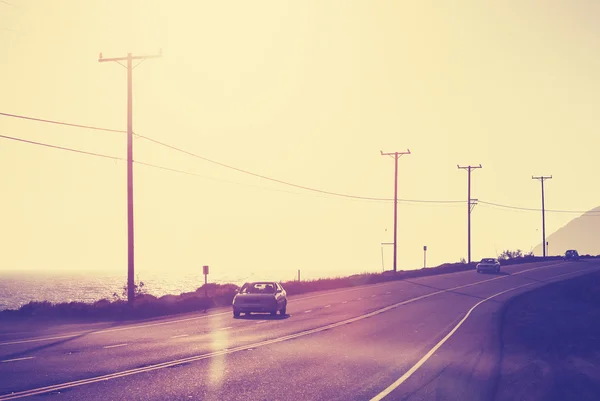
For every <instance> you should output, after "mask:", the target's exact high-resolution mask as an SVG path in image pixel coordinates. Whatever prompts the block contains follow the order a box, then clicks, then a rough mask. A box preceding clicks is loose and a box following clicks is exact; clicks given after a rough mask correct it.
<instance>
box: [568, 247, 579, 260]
mask: <svg viewBox="0 0 600 401" xmlns="http://www.w3.org/2000/svg"><path fill="white" fill-rule="evenodd" d="M565 260H579V253H577V251H576V250H575V249H569V250H568V251H567V252H565Z"/></svg>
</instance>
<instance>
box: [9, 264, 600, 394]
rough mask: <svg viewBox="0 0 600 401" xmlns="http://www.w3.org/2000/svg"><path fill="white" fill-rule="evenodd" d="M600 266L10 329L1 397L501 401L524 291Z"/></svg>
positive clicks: (470, 276) (519, 268)
mask: <svg viewBox="0 0 600 401" xmlns="http://www.w3.org/2000/svg"><path fill="white" fill-rule="evenodd" d="M598 271H600V264H599V263H598V262H592V261H579V262H560V261H558V262H557V261H554V262H548V263H530V264H523V265H513V266H506V267H503V271H502V272H501V273H500V274H477V273H476V272H474V271H466V272H461V273H453V274H446V275H439V276H430V277H421V278H416V279H410V280H402V281H396V282H389V283H383V284H377V285H370V286H363V287H356V288H351V289H342V290H337V291H330V292H320V293H312V294H307V295H304V296H296V297H290V298H289V302H288V315H286V316H285V317H279V316H278V317H271V316H268V315H262V316H261V315H252V316H251V317H249V318H245V317H242V318H240V319H233V317H232V314H231V310H230V309H229V308H223V309H217V310H214V311H212V312H211V313H210V314H201V313H197V314H187V315H183V316H179V317H169V318H163V319H155V320H150V321H145V322H136V323H129V324H120V325H116V324H114V325H110V324H96V325H74V326H70V327H62V326H61V327H54V328H46V329H44V331H43V332H37V333H29V334H27V333H26V332H24V331H23V330H11V329H10V328H2V329H1V330H0V331H1V332H2V333H0V401H3V400H9V399H21V398H28V397H31V396H35V395H40V394H43V395H44V399H49V400H52V399H60V400H83V399H85V400H107V399H110V400H189V399H198V400H380V399H385V400H426V399H440V400H442V399H448V400H465V401H466V400H490V399H493V398H494V395H495V393H496V392H497V388H495V385H494V383H497V382H498V381H497V380H495V379H494V378H495V377H496V376H497V375H498V371H499V346H498V344H499V339H498V336H499V332H500V329H499V322H500V318H499V316H500V311H501V310H502V306H503V305H504V303H506V302H507V301H508V300H509V299H510V298H511V297H514V296H516V295H518V294H521V293H524V292H526V291H529V290H532V289H534V288H538V287H541V286H543V285H545V284H548V283H552V282H556V281H560V280H565V279H569V278H572V277H576V276H579V275H583V274H589V273H593V272H598Z"/></svg>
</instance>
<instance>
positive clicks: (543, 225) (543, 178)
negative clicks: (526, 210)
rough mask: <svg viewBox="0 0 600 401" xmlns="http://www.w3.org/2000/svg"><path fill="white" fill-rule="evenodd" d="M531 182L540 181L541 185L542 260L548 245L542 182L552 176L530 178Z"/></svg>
mask: <svg viewBox="0 0 600 401" xmlns="http://www.w3.org/2000/svg"><path fill="white" fill-rule="evenodd" d="M531 179H532V180H540V181H541V183H542V249H543V250H544V258H545V257H546V247H547V245H548V243H547V242H546V209H545V206H544V181H545V180H549V179H552V176H551V175H549V176H545V177H544V176H543V175H541V176H539V177H534V176H531Z"/></svg>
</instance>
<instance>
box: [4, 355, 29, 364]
mask: <svg viewBox="0 0 600 401" xmlns="http://www.w3.org/2000/svg"><path fill="white" fill-rule="evenodd" d="M33 358H35V357H34V356H26V357H23V358H15V359H5V360H4V361H0V362H1V363H6V362H17V361H26V360H28V359H33Z"/></svg>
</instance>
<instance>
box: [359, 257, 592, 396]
mask: <svg viewBox="0 0 600 401" xmlns="http://www.w3.org/2000/svg"><path fill="white" fill-rule="evenodd" d="M590 269H591V268H590ZM583 270H588V269H583ZM580 271H581V270H578V271H575V272H568V273H564V274H559V275H557V276H552V277H549V278H548V279H546V280H549V279H554V278H558V277H561V276H566V275H569V274H573V273H577V272H580ZM533 284H536V282H535V281H533V282H531V283H527V284H521V285H519V286H516V287H512V288H509V289H508V290H504V291H501V292H499V293H497V294H494V295H492V296H489V297H487V298H485V299H483V300H481V301H479V302H477V303H476V304H475V305H474V306H473V307H472V308H471V309H469V311H468V312H467V313H466V314H465V316H464V317H463V318H462V319H461V320H460V322H458V324H457V325H456V326H454V328H453V329H452V330H451V331H450V333H448V334H446V336H445V337H444V338H442V339H441V340H440V342H439V343H437V344H436V345H435V346H434V347H433V348H432V349H430V350H429V352H428V353H426V354H425V355H424V356H423V357H422V358H421V359H420V360H419V361H418V362H417V363H415V364H414V365H413V367H412V368H410V369H409V370H408V371H407V372H406V373H404V374H403V375H402V376H400V378H399V379H398V380H396V381H395V382H394V383H392V384H390V385H389V386H388V387H387V388H386V389H385V390H383V391H382V392H381V393H379V394H377V395H376V396H375V397H373V398H371V400H370V401H381V400H382V399H383V398H385V397H386V396H387V395H389V394H390V393H391V392H392V391H394V390H395V389H397V388H398V387H399V386H400V385H401V384H402V383H404V382H405V381H406V380H408V379H409V378H410V377H411V376H412V375H413V374H414V373H415V372H416V371H417V370H418V369H419V368H420V367H421V366H423V364H424V363H425V362H427V360H428V359H429V358H431V357H432V356H433V354H434V353H435V352H436V351H437V350H438V349H439V348H440V347H441V346H442V345H444V343H445V342H446V341H448V339H449V338H450V337H452V336H453V335H454V333H456V331H457V330H458V329H459V327H460V326H462V324H463V323H464V322H465V321H466V320H467V318H468V317H469V315H471V313H472V312H473V311H474V310H475V308H477V307H478V306H479V305H481V304H482V303H484V302H487V301H489V300H490V299H493V298H496V297H497V296H500V295H502V294H506V293H507V292H510V291H514V290H517V289H519V288H523V287H527V286H529V285H533Z"/></svg>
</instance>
